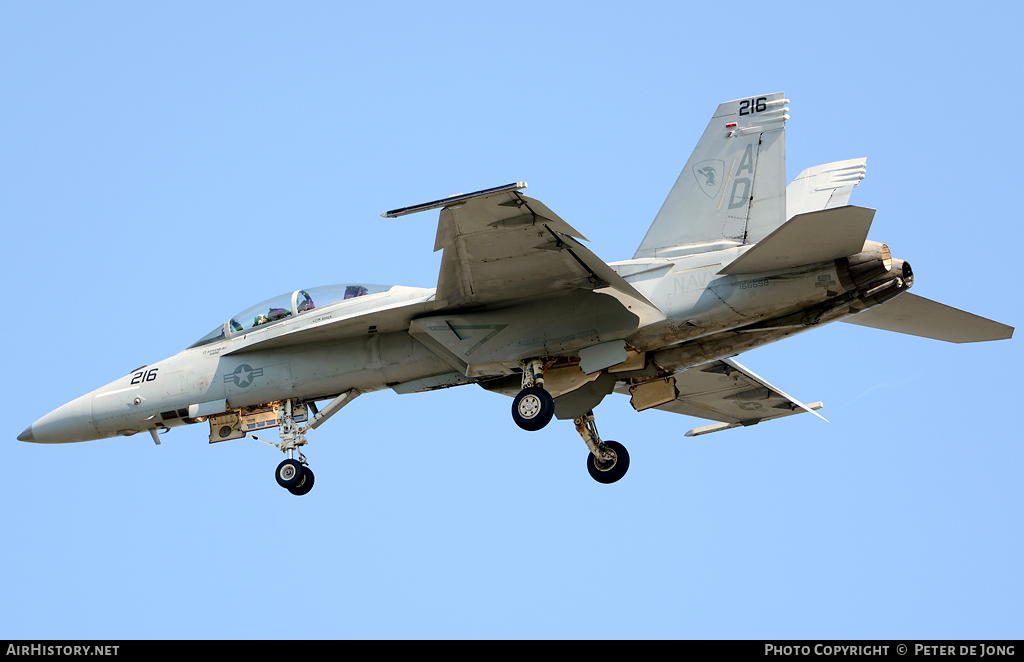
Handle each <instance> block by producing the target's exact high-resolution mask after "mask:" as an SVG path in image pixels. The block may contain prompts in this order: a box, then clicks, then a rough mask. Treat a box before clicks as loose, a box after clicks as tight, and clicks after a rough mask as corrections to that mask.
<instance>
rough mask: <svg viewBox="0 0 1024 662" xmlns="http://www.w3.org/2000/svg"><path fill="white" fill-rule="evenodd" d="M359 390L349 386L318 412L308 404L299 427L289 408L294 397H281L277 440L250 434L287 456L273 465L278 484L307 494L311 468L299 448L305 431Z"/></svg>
mask: <svg viewBox="0 0 1024 662" xmlns="http://www.w3.org/2000/svg"><path fill="white" fill-rule="evenodd" d="M359 394H360V391H358V390H357V389H350V390H348V391H346V392H344V393H342V394H341V395H339V396H338V397H336V398H335V399H334V400H332V401H331V403H330V404H328V405H327V407H325V408H324V410H323V411H321V412H317V411H316V406H315V405H313V404H310V406H311V407H312V408H313V412H314V416H313V418H312V419H310V421H309V423H307V424H306V425H303V426H302V427H299V424H298V423H296V422H295V416H294V414H293V409H294V407H295V406H296V405H295V403H294V401H292V400H285V401H284V402H283V403H282V406H281V407H279V408H277V427H278V434H280V436H281V442H280V443H277V444H275V443H272V442H269V441H266V440H264V439H258V438H257V437H253V438H254V439H258V440H259V441H262V442H264V443H266V444H270V445H271V446H273V447H274V448H276V449H278V450H279V451H281V452H282V453H286V454H287V455H288V459H287V460H284V461H283V462H281V464H279V465H277V469H276V470H275V472H274V478H275V479H276V480H277V484H278V485H280V486H281V487H283V488H285V489H286V490H288V491H289V492H291V493H292V494H294V495H296V496H302V495H304V494H308V493H309V491H310V490H311V489H313V481H314V480H315V477H314V476H313V471H312V469H310V468H309V466H308V463H307V461H306V456H305V455H303V454H302V450H301V449H302V447H303V446H305V445H306V432H308V431H310V430H315V429H316V428H318V427H320V425H321V424H322V423H324V422H325V421H326V420H327V419H328V418H330V417H331V416H333V415H334V414H336V413H338V412H339V411H341V408H342V407H344V406H345V405H347V404H348V403H350V402H352V400H353V399H355V397H356V396H358V395H359ZM300 420H301V419H300ZM296 453H297V454H298V456H299V457H298V459H295V454H296Z"/></svg>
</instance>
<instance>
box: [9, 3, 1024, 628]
mask: <svg viewBox="0 0 1024 662" xmlns="http://www.w3.org/2000/svg"><path fill="white" fill-rule="evenodd" d="M371 4H372V3H363V4H361V5H358V6H356V3H351V5H348V4H343V3H309V2H307V3H258V2H246V3H227V2H224V3H205V2H204V3H185V2H175V3H107V2H95V3H71V2H68V3H49V2H5V3H3V4H2V5H0V90H2V103H0V214H2V219H3V231H4V237H5V240H4V241H3V242H2V245H0V265H2V266H0V268H2V269H3V275H4V281H5V282H6V283H7V284H8V287H7V304H6V309H7V311H8V314H7V324H6V325H5V326H4V331H3V338H4V343H3V347H4V349H3V353H4V366H5V373H6V379H4V380H3V383H2V385H0V389H2V391H0V392H2V397H3V402H4V403H5V405H6V410H7V414H6V416H5V422H4V423H3V426H2V434H0V437H2V438H3V439H4V441H3V442H2V443H3V446H2V448H3V449H4V455H5V462H6V467H5V472H4V479H3V481H2V482H0V504H2V505H0V531H2V532H3V534H2V535H3V544H2V545H0V579H2V586H3V594H4V598H3V600H2V601H0V637H2V638H10V637H15V638H26V639H34V638H154V637H159V638H179V637H180V638H255V637H272V638H288V637H300V638H343V637H362V638H367V637H368V638H376V637H460V638H465V637H469V638H473V637H570V638H618V637H662V638H664V637H671V638H687V637H699V638H722V637H743V638H772V637H777V638H778V637H795V638H897V639H899V638H908V639H909V638H968V639H972V638H1021V637H1022V636H1024V627H1022V624H1024V607H1022V603H1021V600H1020V596H1021V595H1022V594H1024V579H1022V573H1021V569H1020V560H1021V558H1022V552H1024V549H1022V547H1024V545H1022V543H1024V536H1022V529H1021V527H1022V521H1024V505H1022V504H1024V487H1022V481H1021V474H1022V472H1021V469H1022V461H1024V451H1022V447H1021V440H1020V438H1021V434H1020V431H1019V409H1020V406H1021V394H1022V389H1021V386H1020V374H1021V368H1022V365H1021V356H1022V352H1021V350H1020V342H1021V340H1020V338H1016V339H1013V340H1010V341H1001V342H998V343H984V344H977V345H950V344H945V343H940V342H937V341H930V340H925V339H921V338H913V337H909V336H900V335H897V334H887V333H884V332H881V331H876V330H872V329H866V328H861V327H855V326H852V325H845V324H835V325H831V326H828V327H825V328H822V329H819V330H815V331H813V332H811V333H807V334H804V335H802V336H799V337H796V338H793V339H790V340H787V341H785V342H782V343H778V344H775V345H772V346H769V347H766V348H761V349H758V350H756V351H753V352H751V353H748V354H744V355H743V356H741V357H740V359H739V360H740V361H741V362H742V363H744V364H745V365H747V366H748V367H750V368H751V369H752V370H754V371H755V372H757V373H759V374H760V375H762V376H763V377H765V378H766V379H768V380H769V381H771V382H772V383H774V384H775V385H777V386H778V387H780V388H782V389H783V390H785V391H787V392H788V393H791V394H792V395H794V396H795V397H797V398H801V399H803V400H804V401H814V400H822V401H824V403H825V409H824V410H823V411H822V413H823V414H824V415H825V416H826V417H827V418H829V420H830V421H831V423H828V424H826V423H824V422H822V421H820V420H818V419H816V418H813V417H811V416H796V417H793V418H789V419H785V420H782V421H776V422H772V423H767V424H764V425H759V426H756V427H753V428H748V429H738V430H731V431H727V432H723V433H720V434H715V435H710V436H706V437H700V438H696V439H690V438H685V437H684V436H683V433H684V432H685V431H686V430H689V429H691V428H693V427H696V426H698V425H702V424H704V423H703V422H702V421H699V420H696V419H688V418H684V417H681V416H676V415H672V414H668V413H663V412H655V411H649V412H645V413H643V414H637V413H636V412H634V411H633V410H632V408H631V407H630V405H629V401H628V399H626V398H623V397H620V396H614V397H609V398H608V399H606V400H605V402H604V403H603V404H602V405H601V407H600V408H598V409H597V411H596V414H597V417H598V418H597V422H598V426H599V428H600V430H601V433H602V435H603V436H604V437H605V438H606V439H616V440H619V441H621V442H623V443H625V444H626V445H627V447H628V448H629V450H630V455H631V466H630V470H629V474H628V475H627V476H626V478H625V479H623V480H622V481H621V482H620V483H617V484H615V485H611V486H605V485H599V484H597V483H595V482H594V481H593V480H592V479H591V478H590V477H589V475H588V474H587V471H586V469H585V466H584V465H585V462H586V454H587V453H586V448H585V446H584V444H583V443H582V441H581V440H580V439H579V437H578V435H577V434H576V432H575V430H574V429H573V427H572V425H571V424H570V423H568V422H557V423H555V424H552V425H550V426H548V427H547V428H545V429H544V430H542V431H540V432H537V433H526V432H522V431H521V430H519V429H518V428H517V427H516V426H515V425H514V424H513V423H512V421H511V420H510V416H509V405H510V400H508V399H507V398H504V397H501V396H497V395H494V394H490V393H487V392H484V391H483V390H482V389H479V388H477V387H462V388H457V389H449V390H445V391H440V392H435V393H430V394H423V395H409V396H398V395H395V394H394V393H391V392H383V393H377V394H371V395H367V396H364V397H362V398H360V399H358V400H356V401H355V403H353V404H352V405H351V406H350V407H348V408H346V409H345V411H344V412H343V413H342V414H340V415H339V416H337V417H336V418H334V419H332V420H331V421H330V423H329V424H327V425H326V426H324V427H322V428H320V429H318V430H317V431H316V432H314V433H313V434H312V435H311V436H310V439H311V443H310V446H309V447H308V452H307V456H308V457H309V458H310V460H311V463H312V466H313V468H314V469H315V471H316V476H317V482H316V488H315V489H314V490H313V491H312V492H311V493H310V494H309V495H308V496H306V497H303V498H295V497H292V496H291V495H289V494H287V493H286V492H284V491H283V490H281V489H280V488H279V487H277V485H276V484H275V483H274V480H273V470H274V467H275V466H276V465H277V463H278V462H279V461H280V454H279V453H277V452H276V451H274V450H273V449H271V448H269V447H267V446H265V445H263V444H260V443H257V442H254V441H251V440H238V441H233V442H228V443H223V444H218V445H214V446H210V445H208V444H207V439H206V434H207V433H206V431H204V429H203V428H202V427H201V426H194V427H191V428H187V429H176V430H173V431H172V432H171V433H170V434H169V435H168V436H166V437H164V440H163V444H162V445H161V446H159V447H157V446H155V445H154V444H153V443H152V441H151V440H150V438H149V436H148V435H138V436H135V437H132V438H123V439H110V440H103V441H96V442H91V443H84V444H71V445H60V446H43V445H36V444H24V443H21V442H18V441H16V440H15V437H16V436H17V435H18V434H19V433H20V432H21V431H22V430H23V429H24V428H25V427H26V426H27V425H29V424H30V423H32V422H33V421H34V420H36V419H37V418H39V417H40V416H42V415H43V414H45V413H46V412H48V411H50V410H51V409H53V408H55V407H57V406H58V405H61V404H63V403H65V402H67V401H69V400H71V399H73V398H75V397H77V396H78V395H81V394H83V393H85V392H87V391H90V390H92V389H94V388H96V387H98V386H101V385H103V384H106V383H107V382H109V381H111V380H113V379H116V378H117V377H119V376H122V375H123V374H125V373H126V372H128V371H129V370H130V369H132V368H134V367H136V366H138V365H142V364H145V363H151V362H154V361H157V360H159V359H162V358H164V357H166V356H168V355H171V354H174V353H176V352H178V351H180V350H181V349H183V348H184V347H186V346H187V345H189V344H191V343H192V342H193V341H195V340H196V339H198V338H199V337H200V336H202V335H204V334H205V333H206V332H207V331H209V330H210V329H211V328H213V326H214V325H216V324H217V323H219V322H221V321H222V320H224V319H225V318H227V317H228V316H230V315H232V314H234V313H236V312H238V311H239V310H242V309H243V308H246V307H248V306H249V305H252V304H254V303H256V302H258V301H261V300H263V299H265V298H268V297H270V296H273V295H276V294H279V293H281V292H285V291H291V290H293V289H296V288H298V287H311V286H316V285H323V284H331V283H344V282H371V283H394V284H405V285H415V286H423V287H432V286H433V285H434V284H435V282H436V275H437V268H438V265H439V261H440V254H434V253H432V252H431V249H432V247H433V239H434V233H435V227H436V225H435V224H436V220H437V214H436V212H429V213H425V214H419V215H413V216H408V217H403V218H399V219H395V220H387V219H383V218H381V217H380V214H381V212H383V211H385V210H387V209H392V208H396V207H400V206H405V205H410V204H415V203H419V202H423V201H426V200H432V199H435V198H438V197H443V196H446V195H449V194H452V193H457V192H468V191H473V190H477V189H481V188H486V187H490V186H495V185H499V184H505V183H507V182H511V181H517V180H519V181H522V180H525V181H528V182H529V184H530V188H529V189H528V191H527V192H528V194H529V195H531V196H534V197H537V198H539V199H541V200H543V201H544V203H545V204H547V205H548V206H549V207H550V208H551V209H553V210H555V211H556V212H557V213H558V214H559V215H560V216H562V217H563V218H565V219H566V220H567V221H568V222H569V223H571V224H572V225H574V226H575V227H577V228H578V229H579V230H580V231H582V232H583V233H584V234H586V235H587V236H588V237H589V238H590V239H591V242H592V243H591V244H590V247H591V248H592V250H594V252H596V253H597V254H598V255H600V256H601V257H602V258H603V259H605V260H607V261H615V260H621V259H627V258H629V257H630V256H632V254H633V251H634V250H635V247H636V246H637V245H638V244H639V242H640V240H641V239H642V238H643V235H644V233H645V232H646V229H647V227H648V225H649V223H650V221H651V220H652V219H653V217H654V215H655V214H656V212H657V210H658V208H659V207H660V205H661V203H662V202H663V200H664V198H665V195H666V194H667V192H668V190H669V188H670V187H671V185H672V183H673V182H674V181H675V178H676V177H677V175H678V173H679V171H680V169H681V168H682V166H683V165H684V163H685V162H686V159H687V157H688V156H689V154H690V152H691V150H692V149H693V146H694V145H695V143H696V141H697V139H698V138H699V136H700V135H701V133H702V132H703V130H704V127H705V126H706V124H707V122H708V119H709V118H710V115H711V113H712V111H713V110H714V109H715V108H716V106H717V104H719V103H720V102H722V101H726V100H730V99H736V98H742V97H746V96H750V95H754V94H761V93H770V92H775V91H784V92H786V95H787V97H788V98H789V99H791V104H790V108H791V112H790V114H791V115H792V119H791V120H790V121H789V123H788V131H787V147H788V164H789V165H788V174H789V177H790V178H792V177H794V176H795V175H796V174H798V173H799V172H800V171H801V170H802V169H804V168H806V167H809V166H813V165H816V164H819V163H826V162H830V161H835V160H840V159H847V158H853V157H860V156H866V157H867V158H868V177H867V179H866V180H865V181H864V183H863V184H862V185H861V187H860V188H858V189H857V190H855V192H854V197H853V199H852V202H853V203H855V204H859V205H864V206H868V207H873V208H876V209H877V210H878V213H877V214H876V216H875V221H874V225H873V229H872V233H871V238H872V239H874V240H878V241H884V242H886V243H887V244H888V245H889V246H890V248H891V249H892V251H893V253H894V255H895V256H896V257H900V258H904V259H907V260H908V261H910V262H911V263H912V264H913V267H914V271H915V276H916V279H915V288H914V291H915V292H916V293H918V294H920V295H922V296H927V297H931V298H935V299H938V300H941V301H943V302H945V303H947V304H950V305H953V306H957V307H961V308H964V309H967V310H970V311H972V312H975V313H977V314H980V315H984V316H988V317H992V318H995V319H998V320H999V321H1002V322H1004V323H1006V324H1010V325H1013V326H1016V327H1020V326H1021V323H1022V315H1021V298H1022V297H1021V283H1020V277H1019V274H1020V269H1019V265H1020V254H1019V251H1020V246H1021V245H1022V241H1021V240H1022V238H1024V237H1022V232H1021V220H1022V219H1021V216H1022V214H1021V207H1020V191H1021V167H1020V164H1021V158H1022V153H1024V150H1022V147H1024V141H1022V137H1021V136H1022V134H1021V131H1020V128H1019V126H1018V125H1019V123H1020V121H1019V119H1020V116H1021V113H1022V111H1024V93H1022V86H1021V81H1022V73H1024V71H1022V60H1024V56H1022V51H1021V43H1020V34H1019V26H1020V24H1021V22H1022V20H1024V15H1022V14H1024V12H1022V10H1021V9H1020V5H1019V3H1009V2H1004V3H999V2H996V3H961V4H959V5H957V6H956V7H949V6H941V7H940V6H938V5H934V4H931V3H894V2H885V3H875V2H860V3H853V4H851V3H818V2H814V3H803V2H793V3H784V4H775V5H772V4H770V3H764V2H752V3H743V2H738V3H732V4H726V5H723V4H722V3H707V5H708V7H707V8H697V7H695V6H690V3H629V4H628V5H627V4H626V3H621V4H620V3H603V2H593V1H591V2H575V3H554V4H552V3H547V2H543V3H538V2H517V3H511V4H509V3H489V4H481V3H459V2H432V3H378V4H372V6H371Z"/></svg>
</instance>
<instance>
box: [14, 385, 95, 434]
mask: <svg viewBox="0 0 1024 662" xmlns="http://www.w3.org/2000/svg"><path fill="white" fill-rule="evenodd" d="M92 396H93V394H92V393H87V394H85V395H83V396H82V397H80V398H76V399H74V400H72V401H71V402H69V403H67V404H66V405H62V406H60V407H57V408H56V409H54V410H53V411H51V412H50V413H49V414H47V415H46V416H43V417H42V418H40V419H39V420H38V421H36V422H35V423H33V424H32V425H30V426H28V429H27V430H25V431H24V432H22V433H21V434H20V435H18V439H20V440H21V441H32V442H35V443H37V444H66V443H69V442H73V441H89V440H91V439H99V438H100V435H99V433H98V432H97V431H96V426H95V425H94V424H93V420H92Z"/></svg>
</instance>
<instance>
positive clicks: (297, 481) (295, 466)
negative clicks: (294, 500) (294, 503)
mask: <svg viewBox="0 0 1024 662" xmlns="http://www.w3.org/2000/svg"><path fill="white" fill-rule="evenodd" d="M274 477H275V478H276V479H277V484H278V485H280V486H281V487H283V488H285V489H286V490H288V491H289V492H291V493H292V494H294V495H295V496H302V495H303V494H309V491H310V490H311V489H313V481H314V479H315V477H314V476H313V470H312V469H310V468H309V467H307V466H305V465H304V464H302V463H301V462H299V461H298V460H292V459H288V460H285V461H284V462H282V463H281V464H279V465H277V471H275V472H274Z"/></svg>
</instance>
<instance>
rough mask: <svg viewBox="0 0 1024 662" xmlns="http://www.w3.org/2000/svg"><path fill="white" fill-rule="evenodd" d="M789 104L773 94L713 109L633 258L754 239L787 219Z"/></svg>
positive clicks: (762, 235) (781, 97) (757, 238)
mask: <svg viewBox="0 0 1024 662" xmlns="http://www.w3.org/2000/svg"><path fill="white" fill-rule="evenodd" d="M788 102H789V101H788V99H786V98H785V94H783V93H782V92H777V93H775V94H767V95H762V96H756V97H750V98H747V99H737V100H735V101H729V102H726V103H723V104H722V105H720V106H719V107H718V110H716V111H715V114H714V116H713V117H712V118H711V122H710V123H709V124H708V127H707V129H705V130H704V135H703V136H701V139H700V141H699V142H698V143H697V147H696V149H694V151H693V154H692V155H691V156H690V160H689V161H687V162H686V167H684V168H683V171H682V173H680V175H679V178H678V179H677V180H676V183H675V185H674V186H673V187H672V190H671V191H670V192H669V194H668V198H667V199H666V200H665V204H663V205H662V207H661V211H659V212H658V215H657V216H656V217H655V219H654V223H653V224H652V225H651V227H650V229H649V230H648V231H647V235H646V236H645V237H644V240H643V242H641V244H640V248H638V249H637V252H636V255H634V256H633V257H634V258H641V257H671V256H673V255H676V254H679V253H682V252H686V253H692V252H694V251H695V250H698V251H699V249H700V246H699V245H700V244H708V250H711V249H712V248H713V247H715V246H714V245H715V244H720V243H721V242H722V241H732V242H736V243H753V242H756V241H759V240H760V239H763V238H764V237H766V236H767V235H768V234H770V233H771V231H772V230H774V229H775V228H777V227H779V226H780V225H782V223H783V222H785V220H786V215H785V214H786V140H785V128H786V120H787V119H789V115H788V114H787V112H788V110H789V109H788V108H786V107H785V105H786V104H787V103H788Z"/></svg>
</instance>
